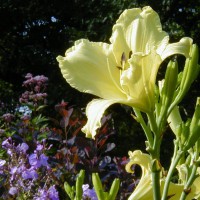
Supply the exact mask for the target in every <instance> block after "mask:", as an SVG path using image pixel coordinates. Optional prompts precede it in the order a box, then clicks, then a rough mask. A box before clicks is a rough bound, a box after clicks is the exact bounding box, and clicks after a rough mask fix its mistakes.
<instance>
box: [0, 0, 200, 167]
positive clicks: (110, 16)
mask: <svg viewBox="0 0 200 200" xmlns="http://www.w3.org/2000/svg"><path fill="white" fill-rule="evenodd" d="M146 5H149V6H151V7H152V8H153V9H154V10H155V11H156V12H158V14H159V16H160V18H161V23H162V25H163V30H164V31H166V32H168V33H169V35H170V38H171V42H175V41H178V40H179V39H180V38H181V37H184V36H189V37H191V38H193V40H194V43H197V44H198V46H200V2H199V1H196V0H190V1H185V0H179V1H178V0H162V1H155V0H148V1H143V0H138V1H134V0H35V1H30V0H23V1H21V0H0V19H1V20H0V102H4V103H5V104H6V106H5V107H4V108H1V109H0V115H3V114H4V113H6V112H11V113H12V112H14V110H15V108H16V106H17V104H18V103H19V97H20V95H21V94H22V93H23V92H24V88H23V87H22V83H23V81H24V77H25V75H26V74H27V73H31V74H33V75H44V76H46V77H48V79H49V80H48V88H47V94H48V97H47V105H48V106H47V107H46V108H45V109H44V110H43V111H42V112H43V114H44V115H45V116H46V117H47V118H49V119H50V118H54V117H55V115H56V110H55V109H54V107H55V105H56V104H58V103H60V102H61V101H62V100H63V101H65V102H68V105H69V106H73V108H77V109H84V108H85V107H86V105H87V103H88V102H89V101H90V100H91V99H92V98H93V96H92V95H89V94H84V93H80V92H78V91H77V90H75V89H73V88H71V87H70V86H69V85H68V84H67V83H66V81H65V80H64V78H63V77H62V74H61V72H60V69H59V67H58V63H57V61H56V57H57V56H58V55H64V53H65V51H66V49H68V48H69V47H71V46H72V45H73V43H74V41H75V40H78V39H80V38H88V39H89V40H90V41H97V42H99V41H102V42H109V38H110V36H111V32H112V26H113V24H114V23H115V21H116V20H117V19H118V17H119V15H120V14H121V13H122V12H123V10H124V9H128V8H134V7H143V6H146ZM162 70H165V69H164V68H161V70H160V71H159V76H160V77H162ZM199 86H200V79H199V78H198V79H197V80H196V81H195V83H194V84H193V85H192V88H191V90H190V93H189V95H188V96H186V98H185V99H184V101H183V103H182V112H183V113H184V115H185V117H191V115H192V113H193V112H194V105H195V102H196V97H197V96H200V89H199ZM109 113H112V125H113V127H114V131H115V134H114V136H113V137H111V138H109V139H110V140H111V142H114V143H115V144H116V148H115V149H114V150H113V151H112V152H111V154H113V155H118V156H127V152H128V150H134V149H143V150H144V149H145V143H144V141H145V136H144V135H143V132H142V130H141V128H140V125H139V124H137V122H134V123H133V121H134V120H133V118H132V116H131V110H130V109H129V108H128V107H126V106H122V105H118V104H116V105H114V106H112V107H111V108H109V109H108V111H107V114H109ZM166 132H167V134H164V140H163V141H164V142H163V144H162V145H163V147H167V148H163V149H164V150H163V152H162V155H163V156H161V158H162V159H163V160H164V163H165V164H166V165H168V163H169V162H170V160H169V159H168V158H169V155H170V154H171V150H170V148H172V146H173V143H172V142H168V141H171V140H172V138H173V135H172V134H170V131H169V130H166Z"/></svg>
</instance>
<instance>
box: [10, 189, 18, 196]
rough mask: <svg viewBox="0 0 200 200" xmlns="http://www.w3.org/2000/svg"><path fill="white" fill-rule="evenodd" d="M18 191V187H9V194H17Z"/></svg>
mask: <svg viewBox="0 0 200 200" xmlns="http://www.w3.org/2000/svg"><path fill="white" fill-rule="evenodd" d="M17 193H18V189H17V187H11V188H10V189H9V194H11V195H15V194H17Z"/></svg>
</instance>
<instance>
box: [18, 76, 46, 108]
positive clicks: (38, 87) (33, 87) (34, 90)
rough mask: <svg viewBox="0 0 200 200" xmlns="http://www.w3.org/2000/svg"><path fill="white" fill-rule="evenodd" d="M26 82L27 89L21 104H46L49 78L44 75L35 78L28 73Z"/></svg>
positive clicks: (22, 96)
mask: <svg viewBox="0 0 200 200" xmlns="http://www.w3.org/2000/svg"><path fill="white" fill-rule="evenodd" d="M25 78H26V81H24V82H23V86H24V87H25V88H26V89H27V91H25V92H24V93H23V94H22V95H21V97H20V99H19V101H20V103H33V105H34V106H38V104H39V103H40V102H41V103H44V102H45V101H46V97H47V93H45V92H44V91H45V90H46V86H47V82H48V78H47V77H45V76H44V75H40V76H39V75H38V76H35V77H33V75H32V74H30V73H28V74H27V75H26V76H25Z"/></svg>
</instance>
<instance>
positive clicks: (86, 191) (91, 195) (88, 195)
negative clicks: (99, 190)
mask: <svg viewBox="0 0 200 200" xmlns="http://www.w3.org/2000/svg"><path fill="white" fill-rule="evenodd" d="M82 189H83V200H84V199H90V200H98V198H97V195H96V192H95V190H94V189H90V188H89V185H88V184H84V185H82Z"/></svg>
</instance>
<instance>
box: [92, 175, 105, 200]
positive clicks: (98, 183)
mask: <svg viewBox="0 0 200 200" xmlns="http://www.w3.org/2000/svg"><path fill="white" fill-rule="evenodd" d="M92 183H93V185H94V189H95V192H96V194H97V197H98V199H99V200H104V199H106V198H105V196H106V193H104V192H103V186H102V183H101V180H100V178H99V175H98V173H93V174H92Z"/></svg>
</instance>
